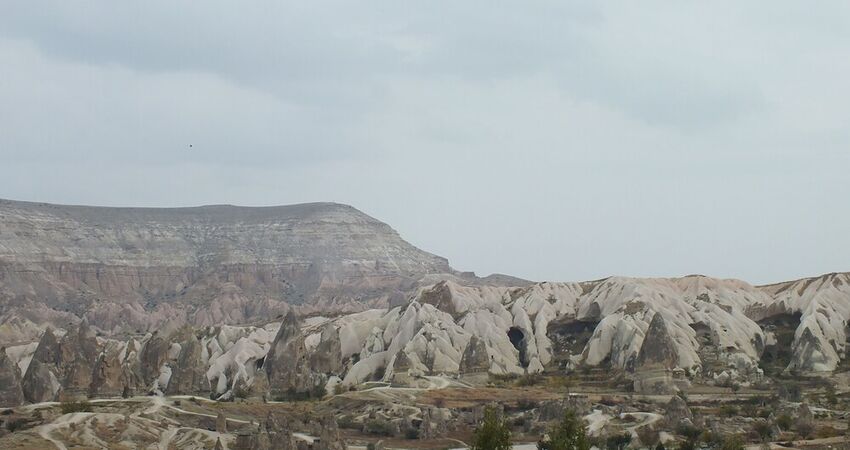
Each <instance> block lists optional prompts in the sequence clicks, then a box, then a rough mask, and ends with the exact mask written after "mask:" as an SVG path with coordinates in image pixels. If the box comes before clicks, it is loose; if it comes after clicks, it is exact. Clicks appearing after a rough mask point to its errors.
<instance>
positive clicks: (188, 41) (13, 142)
mask: <svg viewBox="0 0 850 450" xmlns="http://www.w3.org/2000/svg"><path fill="white" fill-rule="evenodd" d="M771 6H772V7H771V8H770V9H768V10H765V9H764V8H763V7H761V6H758V7H754V6H749V5H744V4H740V2H723V3H702V4H694V3H678V4H676V5H671V4H669V3H666V2H640V3H637V2H614V3H605V4H600V3H586V2H529V3H525V4H523V5H521V6H520V5H511V4H507V3H493V2H486V3H485V2H443V3H436V4H433V3H429V4H423V3H409V2H397V1H382V2H373V3H369V4H362V3H351V2H321V3H315V2H250V3H235V2H223V1H213V2H193V3H174V2H165V1H154V2H145V3H143V4H142V3H139V4H127V3H120V2H94V1H91V2H73V3H71V2H58V1H57V2H19V3H5V4H3V5H2V6H0V61H3V72H2V76H0V161H2V164H0V197H11V198H19V199H29V200H40V201H54V202H66V203H94V204H109V205H149V206H150V205H160V206H176V205H191V204H201V203H238V204H253V205H256V204H281V203H295V202H303V201H339V202H344V203H350V204H353V205H354V206H356V207H359V208H361V209H363V210H365V211H366V212H368V213H371V214H374V215H375V216H377V217H378V218H380V219H383V220H386V221H387V222H388V223H390V224H392V225H393V226H395V227H396V228H398V229H399V231H400V232H401V233H402V234H403V235H404V236H405V237H407V238H408V239H410V240H411V241H412V242H413V243H415V244H417V245H420V246H421V247H423V248H426V249H428V250H431V251H434V252H436V253H439V254H442V255H444V256H447V257H449V259H450V260H451V261H452V262H453V263H454V265H455V266H457V267H458V268H461V269H471V270H476V271H479V272H482V273H489V272H507V273H511V274H515V275H518V276H525V277H528V278H532V279H561V280H565V279H570V280H574V279H589V278H598V277H601V276H605V275H609V274H624V275H680V274H686V273H693V272H702V273H707V274H709V275H718V276H737V277H742V278H745V279H748V280H750V281H755V282H759V281H776V280H780V279H787V278H793V277H795V276H802V275H809V274H816V273H818V272H827V271H833V270H847V269H848V268H847V267H842V264H846V262H845V260H846V257H845V255H846V254H847V252H848V251H850V241H848V238H847V233H846V229H847V227H848V226H850V214H848V213H846V212H845V211H844V209H846V208H844V209H842V208H840V206H839V205H841V204H843V202H844V196H845V195H844V193H846V192H848V191H850V177H847V176H846V167H847V164H848V163H850V153H848V152H847V151H846V149H847V148H848V146H850V134H848V132H847V127H846V124H847V118H848V117H850V107H848V105H850V85H848V84H847V83H846V81H845V80H846V79H847V78H848V77H850V62H847V61H848V60H847V58H846V54H847V53H848V52H850V44H848V42H850V41H848V39H847V36H848V31H847V28H846V27H841V26H840V24H843V23H846V22H847V21H848V19H850V11H848V8H847V6H846V4H845V3H843V2H823V3H819V7H818V8H811V7H810V5H806V6H804V7H801V6H799V5H797V6H795V3H794V2H774V3H773V4H772V5H771ZM801 8H802V9H801ZM189 144H192V145H193V148H192V150H189V149H188V145H189Z"/></svg>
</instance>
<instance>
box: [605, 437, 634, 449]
mask: <svg viewBox="0 0 850 450" xmlns="http://www.w3.org/2000/svg"><path fill="white" fill-rule="evenodd" d="M631 442H632V435H631V434H629V433H623V434H615V435H613V436H608V439H607V440H606V441H605V447H606V448H607V449H608V450H624V449H625V448H626V447H628V446H629V444H630V443H631Z"/></svg>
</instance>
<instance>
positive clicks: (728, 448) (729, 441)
mask: <svg viewBox="0 0 850 450" xmlns="http://www.w3.org/2000/svg"><path fill="white" fill-rule="evenodd" d="M720 449H721V450H744V439H743V438H742V437H741V436H739V435H737V434H733V435H731V436H727V437H726V439H724V440H723V446H722V447H720Z"/></svg>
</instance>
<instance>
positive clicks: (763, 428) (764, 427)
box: [753, 420, 773, 442]
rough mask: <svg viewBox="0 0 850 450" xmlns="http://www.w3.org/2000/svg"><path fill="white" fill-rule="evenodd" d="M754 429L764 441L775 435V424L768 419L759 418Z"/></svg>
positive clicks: (754, 424)
mask: <svg viewBox="0 0 850 450" xmlns="http://www.w3.org/2000/svg"><path fill="white" fill-rule="evenodd" d="M753 431H754V432H755V433H756V434H757V435H758V437H759V439H761V441H762V442H767V441H768V440H769V439H770V438H771V436H773V425H772V424H771V423H770V422H768V421H766V420H757V421H755V422H753Z"/></svg>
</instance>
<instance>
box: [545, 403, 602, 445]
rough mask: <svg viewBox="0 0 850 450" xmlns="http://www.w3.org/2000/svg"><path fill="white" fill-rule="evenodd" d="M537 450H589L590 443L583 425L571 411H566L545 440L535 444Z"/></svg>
mask: <svg viewBox="0 0 850 450" xmlns="http://www.w3.org/2000/svg"><path fill="white" fill-rule="evenodd" d="M537 448H538V449H539V450H589V449H590V442H589V440H588V438H587V430H586V429H585V425H584V423H582V421H581V419H580V418H579V417H578V416H577V415H576V413H575V412H573V411H567V412H566V413H565V414H564V418H563V419H562V420H561V421H560V422H559V423H558V424H557V425H555V426H554V427H553V428H552V429H551V430H549V435H548V437H547V438H546V439H544V440H541V441H540V442H538V443H537Z"/></svg>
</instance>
